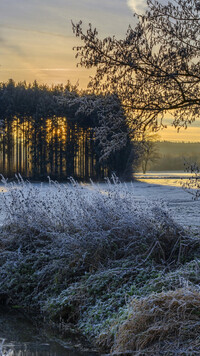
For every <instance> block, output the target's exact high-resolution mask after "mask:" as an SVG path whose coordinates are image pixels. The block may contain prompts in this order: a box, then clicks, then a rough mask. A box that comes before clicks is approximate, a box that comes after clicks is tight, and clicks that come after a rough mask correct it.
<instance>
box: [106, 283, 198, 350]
mask: <svg viewBox="0 0 200 356" xmlns="http://www.w3.org/2000/svg"><path fill="white" fill-rule="evenodd" d="M199 332H200V293H199V292H198V291H195V290H190V289H177V290H176V291H170V292H167V293H159V294H157V295H156V294H153V295H150V296H148V297H146V298H141V299H140V300H137V299H134V300H133V301H132V303H131V307H130V315H129V317H128V319H127V320H126V321H125V322H124V323H123V324H122V325H121V327H120V328H119V331H118V333H117V335H116V338H115V341H114V345H113V347H112V351H111V354H112V355H120V354H121V355H125V354H132V355H175V354H176V355H199V354H200V334H199Z"/></svg>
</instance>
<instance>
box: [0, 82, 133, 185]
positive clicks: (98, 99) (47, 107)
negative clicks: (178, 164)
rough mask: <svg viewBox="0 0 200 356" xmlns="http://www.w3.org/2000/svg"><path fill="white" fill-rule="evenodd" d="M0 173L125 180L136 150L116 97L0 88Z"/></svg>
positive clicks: (68, 88) (33, 86)
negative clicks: (109, 177) (113, 177)
mask: <svg viewBox="0 0 200 356" xmlns="http://www.w3.org/2000/svg"><path fill="white" fill-rule="evenodd" d="M0 123H1V134H0V173H2V174H4V175H5V176H7V177H11V176H13V175H14V173H21V174H22V176H24V177H29V178H33V179H38V178H39V179H42V178H45V177H47V175H50V176H51V177H52V178H56V179H57V178H60V179H64V178H66V177H69V176H73V177H75V178H77V179H83V180H87V179H89V178H90V177H91V178H93V179H102V178H104V177H107V176H110V175H111V174H112V173H113V172H114V173H116V174H117V175H118V176H119V177H122V178H123V179H127V178H129V177H130V176H131V174H132V167H133V165H134V164H135V162H137V160H138V156H139V150H138V147H137V145H136V144H134V142H133V141H132V140H131V139H130V137H129V133H128V126H127V124H126V117H125V113H124V111H123V109H122V107H121V105H120V101H119V99H118V97H117V96H116V95H107V96H103V95H99V96H95V95H94V94H90V95H87V94H86V93H80V92H78V90H77V88H76V87H73V86H72V85H71V84H70V83H68V84H67V85H66V86H63V85H58V86H52V87H48V86H46V85H38V83H37V82H34V83H33V84H26V83H25V82H22V83H18V84H15V83H14V81H13V80H9V81H8V82H7V83H0Z"/></svg>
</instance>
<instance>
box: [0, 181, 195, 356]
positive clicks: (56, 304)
mask: <svg viewBox="0 0 200 356" xmlns="http://www.w3.org/2000/svg"><path fill="white" fill-rule="evenodd" d="M1 188H2V193H1V195H0V196H1V222H0V223H1V236H0V267H1V269H0V290H1V293H0V298H2V302H3V300H4V301H5V300H6V302H7V303H11V304H15V305H18V306H20V307H22V308H23V309H24V310H27V311H28V312H29V313H31V312H33V311H34V312H35V313H37V314H38V318H40V319H43V318H44V317H45V320H46V322H47V323H49V324H51V325H54V326H55V327H57V326H60V325H62V330H63V333H64V332H65V330H69V325H70V330H71V331H73V332H74V333H76V332H79V333H81V334H82V335H84V336H85V337H86V338H87V339H88V340H89V341H90V342H91V345H92V346H93V347H95V348H98V350H100V352H104V353H105V352H107V353H110V354H112V355H116V354H121V355H124V354H125V352H126V353H127V354H128V353H129V354H134V355H143V354H148V353H149V354H154V355H159V354H160V353H159V352H160V351H162V352H163V354H164V355H171V354H172V353H174V352H175V351H176V352H177V354H181V355H188V354H190V353H191V352H195V353H198V352H200V347H199V335H198V330H199V326H200V318H199V315H200V292H199V281H200V274H199V270H200V260H199V256H200V240H199V225H198V224H199V221H198V212H199V201H193V200H192V199H191V195H190V194H187V193H186V192H185V191H183V189H182V188H180V187H174V186H169V185H168V186H165V185H163V186H161V185H160V184H149V183H148V182H134V183H128V184H122V183H120V182H119V181H118V179H117V178H116V177H113V179H112V181H107V182H105V183H104V184H99V185H98V184H93V183H91V184H87V185H82V184H78V183H76V182H75V181H74V180H71V182H69V183H68V184H59V183H56V182H52V181H50V182H49V184H44V185H39V184H31V183H29V182H24V181H23V180H21V179H19V181H18V183H7V182H6V181H4V185H2V187H1ZM179 351H180V352H179Z"/></svg>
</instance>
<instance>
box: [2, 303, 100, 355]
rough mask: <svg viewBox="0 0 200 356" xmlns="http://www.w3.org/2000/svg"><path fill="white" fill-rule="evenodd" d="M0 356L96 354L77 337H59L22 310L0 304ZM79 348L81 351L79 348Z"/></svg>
mask: <svg viewBox="0 0 200 356" xmlns="http://www.w3.org/2000/svg"><path fill="white" fill-rule="evenodd" d="M0 344H1V345H2V344H3V346H1V347H0V356H2V355H9V356H96V355H98V354H97V353H95V352H91V351H89V350H88V349H87V348H86V345H83V344H82V342H81V340H80V339H79V338H78V337H76V338H75V337H73V338H72V337H69V339H67V340H66V339H65V340H62V338H59V337H58V335H54V334H53V332H50V331H47V330H46V329H43V328H42V327H37V326H34V325H33V323H32V322H31V320H30V319H29V318H28V317H26V316H25V315H24V314H23V313H21V312H19V311H17V310H13V309H11V308H8V307H4V306H0ZM80 350H81V351H80Z"/></svg>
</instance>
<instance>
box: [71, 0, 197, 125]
mask: <svg viewBox="0 0 200 356" xmlns="http://www.w3.org/2000/svg"><path fill="white" fill-rule="evenodd" d="M147 4H148V9H147V11H146V13H145V14H144V15H141V16H140V15H135V16H137V18H138V23H137V25H136V27H135V28H132V27H131V26H129V27H128V30H127V33H126V37H125V38H124V39H123V40H118V39H116V38H115V37H107V38H105V39H103V40H101V39H100V38H99V36H98V32H97V30H96V29H93V28H92V26H91V25H89V28H88V30H87V31H86V32H84V30H83V28H82V23H81V22H80V23H78V24H76V25H75V24H73V31H74V33H75V35H76V36H77V37H80V38H81V40H82V41H83V44H82V45H81V46H79V47H76V48H75V49H76V50H77V53H76V57H78V58H79V65H81V66H84V67H86V68H91V67H96V74H95V76H94V78H93V79H91V81H90V83H89V87H91V88H92V90H94V89H95V91H96V92H97V93H99V92H112V93H113V92H115V93H117V95H118V97H119V98H120V100H121V102H122V105H123V107H124V109H125V110H126V113H127V118H128V120H129V124H130V125H131V126H132V127H133V128H134V129H135V127H137V128H138V129H146V128H147V127H149V126H151V127H153V128H154V129H157V128H159V126H160V125H163V119H164V117H165V115H166V113H168V112H169V113H170V114H171V115H173V116H174V122H173V124H174V125H175V127H177V128H180V127H182V126H184V127H187V125H188V124H190V123H191V122H193V121H194V120H195V118H196V117H197V116H198V115H199V114H200V61H199V55H200V12H199V11H200V2H199V1H197V0H171V1H169V2H168V3H167V4H166V5H164V4H161V3H159V2H157V1H156V0H148V3H147Z"/></svg>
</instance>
